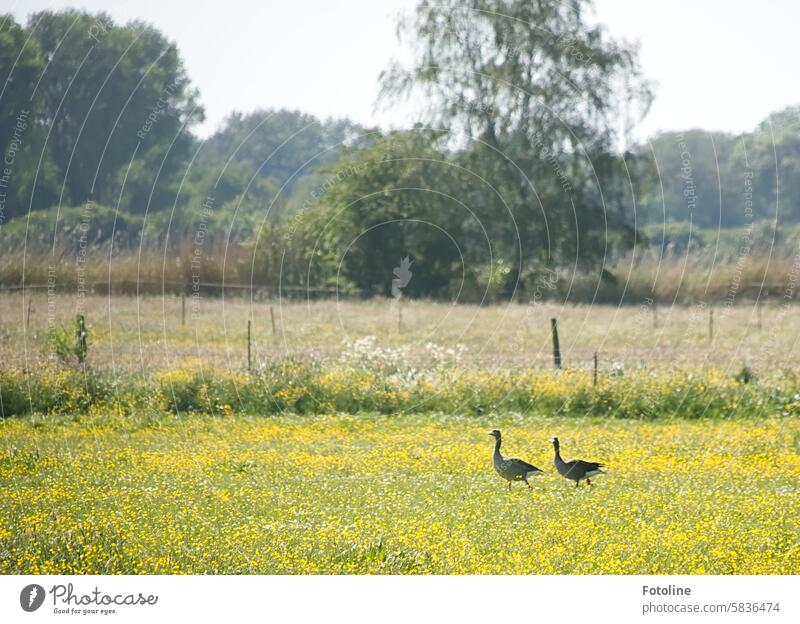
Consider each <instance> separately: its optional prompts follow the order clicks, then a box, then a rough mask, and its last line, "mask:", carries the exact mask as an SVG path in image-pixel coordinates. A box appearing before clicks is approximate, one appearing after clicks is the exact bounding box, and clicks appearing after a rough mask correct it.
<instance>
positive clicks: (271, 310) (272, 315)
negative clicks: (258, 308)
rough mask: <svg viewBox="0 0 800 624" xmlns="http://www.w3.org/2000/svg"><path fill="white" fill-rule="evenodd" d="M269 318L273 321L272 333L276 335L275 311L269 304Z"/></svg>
mask: <svg viewBox="0 0 800 624" xmlns="http://www.w3.org/2000/svg"><path fill="white" fill-rule="evenodd" d="M269 320H270V321H271V322H272V335H273V336H276V335H277V334H276V332H275V312H274V310H273V309H272V306H269Z"/></svg>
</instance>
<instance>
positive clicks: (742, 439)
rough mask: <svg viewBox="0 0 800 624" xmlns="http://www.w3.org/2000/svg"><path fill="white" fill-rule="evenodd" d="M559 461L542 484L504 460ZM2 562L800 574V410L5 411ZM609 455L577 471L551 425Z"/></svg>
mask: <svg viewBox="0 0 800 624" xmlns="http://www.w3.org/2000/svg"><path fill="white" fill-rule="evenodd" d="M495 426H496V427H500V428H501V429H502V430H503V432H504V434H505V442H504V444H505V447H506V448H505V449H504V450H506V452H508V453H513V454H515V455H520V456H522V457H525V458H526V459H528V460H529V461H531V462H533V463H535V464H536V465H537V466H539V467H540V468H542V469H544V470H545V474H544V475H543V476H541V477H538V478H536V479H534V480H533V487H532V489H530V490H529V489H527V488H526V487H525V486H524V484H515V485H514V487H513V490H512V491H511V492H508V491H507V489H506V483H505V482H504V481H502V480H501V479H500V478H499V477H498V476H497V475H496V474H494V472H493V470H492V465H491V452H492V443H493V440H492V439H491V438H490V437H489V436H487V435H486V434H485V431H486V430H487V429H489V428H491V427H495ZM0 431H1V432H2V435H0V483H2V487H3V491H4V497H3V504H2V506H0V572H2V573H5V574H9V573H22V574H30V573H49V574H62V573H78V574H81V573H92V574H102V573H120V574H122V573H124V574H131V573H152V574H156V573H158V574H171V573H219V574H234V573H237V574H238V573H262V574H307V573H393V574H394V573H412V574H423V573H437V574H483V573H486V574H490V573H491V574H506V573H516V574H667V573H672V574H797V573H798V572H800V543H798V535H800V519H798V515H797V513H796V510H797V509H798V506H800V488H798V483H800V457H798V444H800V423H798V420H797V419H781V418H762V419H735V420H701V421H685V420H678V421H654V422H641V421H632V420H621V419H586V418H566V417H550V418H543V417H533V416H530V417H527V416H526V417H523V416H514V415H509V414H505V415H494V416H483V417H464V416H455V415H404V416H382V415H370V414H361V415H358V416H348V415H342V414H338V415H319V416H305V417H299V416H291V415H285V416H276V417H271V418H263V417H246V416H233V417H210V416H203V415H194V416H184V417H178V416H171V415H167V416H160V417H151V418H147V419H143V418H136V417H134V418H130V417H125V418H114V417H94V418H84V419H80V421H78V422H75V421H74V420H72V419H67V418H63V417H53V416H51V417H42V418H37V419H7V420H5V421H3V422H2V424H0ZM553 434H557V435H558V436H559V437H560V439H561V441H562V445H563V446H564V449H563V450H564V451H566V453H569V454H573V453H574V454H575V456H581V457H586V458H588V459H592V458H594V459H602V460H603V461H605V462H606V463H607V464H608V475H607V476H606V477H602V478H599V479H597V480H596V482H595V484H594V485H592V487H586V486H581V487H580V488H576V487H574V485H573V483H572V482H570V481H567V480H565V479H563V478H561V477H559V476H558V474H557V473H556V472H555V470H554V469H553V466H552V448H551V446H550V445H549V443H548V439H549V438H550V436H552V435H553Z"/></svg>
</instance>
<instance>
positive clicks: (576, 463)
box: [550, 438, 605, 487]
mask: <svg viewBox="0 0 800 624" xmlns="http://www.w3.org/2000/svg"><path fill="white" fill-rule="evenodd" d="M550 441H551V442H552V443H553V449H554V450H555V458H554V459H553V464H554V465H555V467H556V470H557V471H558V474H560V475H561V476H562V477H564V478H566V479H572V480H573V481H574V482H575V487H578V485H579V484H580V482H581V481H582V480H584V479H585V480H586V483H587V485H591V484H592V482H591V478H592V477H594V476H596V475H599V474H602V473H604V472H605V470H603V464H601V463H600V462H590V461H584V460H583V459H562V458H561V450H560V445H559V442H558V438H553V439H551V440H550Z"/></svg>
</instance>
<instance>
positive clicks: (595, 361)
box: [592, 351, 597, 386]
mask: <svg viewBox="0 0 800 624" xmlns="http://www.w3.org/2000/svg"><path fill="white" fill-rule="evenodd" d="M593 359H594V370H593V371H592V385H593V386H596V385H597V351H595V352H594V358H593Z"/></svg>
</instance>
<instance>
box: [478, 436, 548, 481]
mask: <svg viewBox="0 0 800 624" xmlns="http://www.w3.org/2000/svg"><path fill="white" fill-rule="evenodd" d="M488 434H489V435H490V436H492V437H493V438H494V439H495V443H494V456H493V457H492V461H493V463H494V469H495V470H496V471H497V474H499V475H500V476H501V477H503V478H504V479H505V480H506V481H508V489H509V491H510V490H511V482H512V481H524V482H525V485H527V486H528V487H531V484H530V483H528V477H534V476H536V475H540V474H542V471H541V470H539V469H538V468H537V467H536V466H534V465H533V464H529V463H528V462H525V461H522V460H521V459H517V458H515V457H503V455H502V454H501V453H500V444H501V440H500V430H499V429H492V430H491V431H489V432H488Z"/></svg>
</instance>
